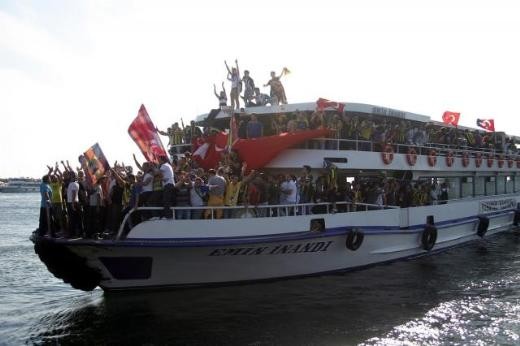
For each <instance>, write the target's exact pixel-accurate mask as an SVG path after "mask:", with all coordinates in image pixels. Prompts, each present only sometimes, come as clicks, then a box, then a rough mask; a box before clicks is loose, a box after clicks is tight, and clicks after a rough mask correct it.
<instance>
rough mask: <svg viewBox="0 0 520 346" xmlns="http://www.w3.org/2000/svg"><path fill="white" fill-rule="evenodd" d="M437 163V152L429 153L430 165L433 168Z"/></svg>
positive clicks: (431, 151)
mask: <svg viewBox="0 0 520 346" xmlns="http://www.w3.org/2000/svg"><path fill="white" fill-rule="evenodd" d="M436 163H437V152H436V151H435V150H434V149H432V150H430V151H429V152H428V164H429V165H430V167H433V166H435V164H436Z"/></svg>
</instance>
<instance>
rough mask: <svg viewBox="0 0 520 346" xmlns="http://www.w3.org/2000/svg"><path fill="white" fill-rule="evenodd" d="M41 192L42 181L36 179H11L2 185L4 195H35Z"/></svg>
mask: <svg viewBox="0 0 520 346" xmlns="http://www.w3.org/2000/svg"><path fill="white" fill-rule="evenodd" d="M39 191H40V181H39V180H35V179H27V178H18V179H9V180H8V181H7V183H5V184H3V185H0V192H4V193H35V192H39Z"/></svg>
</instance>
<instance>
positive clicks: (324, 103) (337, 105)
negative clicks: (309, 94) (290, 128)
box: [316, 97, 345, 113]
mask: <svg viewBox="0 0 520 346" xmlns="http://www.w3.org/2000/svg"><path fill="white" fill-rule="evenodd" d="M325 109H333V110H336V111H338V112H340V113H343V110H344V109H345V104H344V103H341V102H336V101H330V100H327V99H324V98H321V97H320V98H319V99H318V101H316V110H317V111H324V110H325Z"/></svg>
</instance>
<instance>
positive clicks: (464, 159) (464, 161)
mask: <svg viewBox="0 0 520 346" xmlns="http://www.w3.org/2000/svg"><path fill="white" fill-rule="evenodd" d="M468 165H469V154H468V152H467V151H465V152H463V153H462V167H468Z"/></svg>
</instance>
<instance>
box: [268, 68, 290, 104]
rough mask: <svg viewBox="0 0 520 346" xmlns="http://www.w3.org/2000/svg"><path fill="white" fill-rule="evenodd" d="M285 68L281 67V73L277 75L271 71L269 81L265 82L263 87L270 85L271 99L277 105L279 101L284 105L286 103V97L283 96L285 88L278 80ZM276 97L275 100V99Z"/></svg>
mask: <svg viewBox="0 0 520 346" xmlns="http://www.w3.org/2000/svg"><path fill="white" fill-rule="evenodd" d="M286 71H287V69H285V68H284V69H283V71H282V73H280V75H279V76H277V75H276V73H275V72H274V71H271V79H270V80H269V82H267V83H266V84H265V85H264V87H266V86H270V87H271V101H272V103H276V104H277V105H278V104H279V103H281V104H284V105H286V104H287V97H286V96H285V89H284V87H283V85H282V82H280V78H282V76H283V75H284V74H286V73H287V72H286ZM275 98H276V100H275Z"/></svg>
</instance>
